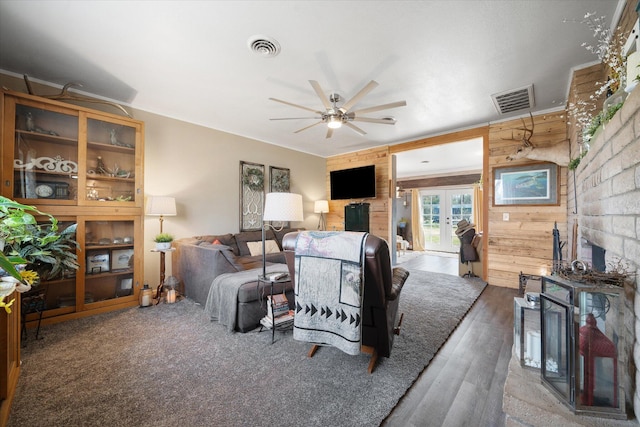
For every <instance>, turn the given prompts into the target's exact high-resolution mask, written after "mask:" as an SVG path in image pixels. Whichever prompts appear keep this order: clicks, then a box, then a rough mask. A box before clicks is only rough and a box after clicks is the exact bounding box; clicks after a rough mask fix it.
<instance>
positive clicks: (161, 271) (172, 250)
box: [151, 248, 176, 304]
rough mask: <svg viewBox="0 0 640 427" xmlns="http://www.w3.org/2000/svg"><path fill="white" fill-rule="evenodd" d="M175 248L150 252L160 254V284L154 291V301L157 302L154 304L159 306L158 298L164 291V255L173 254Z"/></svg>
mask: <svg viewBox="0 0 640 427" xmlns="http://www.w3.org/2000/svg"><path fill="white" fill-rule="evenodd" d="M175 250H176V248H169V249H151V252H159V253H160V284H159V285H158V288H157V289H156V299H157V300H158V302H156V304H160V298H161V297H162V291H163V290H164V279H165V267H166V266H165V254H166V253H167V252H174V251H175Z"/></svg>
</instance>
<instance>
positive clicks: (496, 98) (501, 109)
mask: <svg viewBox="0 0 640 427" xmlns="http://www.w3.org/2000/svg"><path fill="white" fill-rule="evenodd" d="M491 98H492V99H493V103H494V105H495V106H496V110H498V113H500V114H507V113H513V112H514V111H520V110H528V109H531V108H533V107H534V105H535V101H534V99H533V85H529V86H525V87H521V88H518V89H512V90H508V91H505V92H501V93H495V94H493V95H491Z"/></svg>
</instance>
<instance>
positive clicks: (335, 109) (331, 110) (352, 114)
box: [269, 80, 407, 138]
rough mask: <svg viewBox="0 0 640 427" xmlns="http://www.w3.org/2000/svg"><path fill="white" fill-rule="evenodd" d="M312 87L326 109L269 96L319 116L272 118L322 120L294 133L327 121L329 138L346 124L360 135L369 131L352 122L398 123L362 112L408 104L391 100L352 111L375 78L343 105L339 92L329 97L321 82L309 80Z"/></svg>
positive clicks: (372, 111)
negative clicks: (387, 102)
mask: <svg viewBox="0 0 640 427" xmlns="http://www.w3.org/2000/svg"><path fill="white" fill-rule="evenodd" d="M309 83H310V84H311V87H312V88H313V90H314V91H315V92H316V95H318V98H320V101H321V102H322V105H323V107H324V111H322V110H315V109H313V108H309V107H305V106H302V105H298V104H293V103H291V102H287V101H282V100H280V99H276V98H269V99H270V100H271V101H276V102H280V103H281V104H285V105H289V106H291V107H296V108H301V109H303V110H306V111H311V112H313V113H315V114H317V115H318V116H319V117H318V116H315V117H284V118H277V119H271V120H302V119H315V120H320V121H319V122H316V123H313V124H312V125H309V126H306V127H304V128H302V129H299V130H297V131H295V132H294V133H298V132H302V131H304V130H307V129H309V128H312V127H314V126H316V125H319V124H322V123H325V124H326V125H327V128H328V129H327V136H326V137H327V138H331V136H332V135H333V130H334V129H339V128H340V127H342V125H343V124H344V125H345V126H346V127H348V128H350V129H351V130H353V131H354V132H356V133H357V134H359V135H366V134H367V133H366V132H365V131H364V130H362V129H360V128H359V127H358V126H356V125H354V124H353V123H351V122H358V121H360V122H367V123H377V124H385V125H394V124H395V123H396V119H395V118H393V117H383V118H374V117H363V116H360V114H366V113H374V112H377V111H382V110H388V109H391V108H397V107H404V106H405V105H407V102H406V101H396V102H391V103H389V104H383V105H377V106H374V107H368V108H362V109H360V110H355V111H350V110H351V108H352V107H353V106H354V105H356V104H357V103H358V102H359V101H360V100H361V99H362V98H364V96H365V95H367V94H368V93H369V92H371V91H372V90H373V89H375V88H376V87H377V86H378V83H377V82H375V81H374V80H371V81H370V82H369V83H368V84H367V85H366V86H365V87H363V88H362V89H361V90H360V92H358V93H357V94H355V95H354V96H353V97H352V98H351V99H349V100H348V101H347V102H345V103H344V104H342V106H338V103H339V102H340V101H341V100H342V97H341V96H340V95H339V94H337V93H331V94H330V95H329V96H328V97H327V95H326V94H325V92H324V90H322V87H321V86H320V84H319V83H318V82H317V81H315V80H309Z"/></svg>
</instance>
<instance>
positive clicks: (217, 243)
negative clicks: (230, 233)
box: [212, 239, 222, 245]
mask: <svg viewBox="0 0 640 427" xmlns="http://www.w3.org/2000/svg"><path fill="white" fill-rule="evenodd" d="M221 244H222V242H221V241H220V240H218V239H216V240H214V241H213V243H212V245H221Z"/></svg>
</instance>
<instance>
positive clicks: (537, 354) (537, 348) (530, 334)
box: [526, 331, 542, 367]
mask: <svg viewBox="0 0 640 427" xmlns="http://www.w3.org/2000/svg"><path fill="white" fill-rule="evenodd" d="M540 338H541V332H540V331H527V349H526V353H527V356H528V358H529V359H530V360H531V364H532V366H535V367H540V365H542V343H541V342H540Z"/></svg>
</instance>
